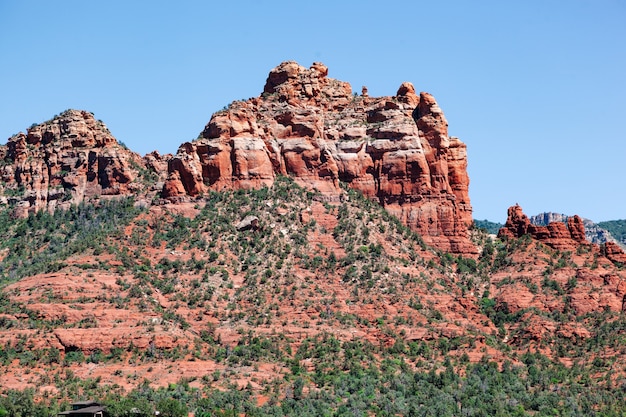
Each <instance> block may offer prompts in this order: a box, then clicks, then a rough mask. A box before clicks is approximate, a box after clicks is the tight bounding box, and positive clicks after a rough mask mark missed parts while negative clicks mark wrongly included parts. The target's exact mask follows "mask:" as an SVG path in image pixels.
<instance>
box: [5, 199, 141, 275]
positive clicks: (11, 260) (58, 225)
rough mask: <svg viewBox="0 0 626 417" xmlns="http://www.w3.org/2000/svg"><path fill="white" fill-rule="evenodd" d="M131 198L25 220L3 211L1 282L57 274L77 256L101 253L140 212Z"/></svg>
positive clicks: (78, 207)
mask: <svg viewBox="0 0 626 417" xmlns="http://www.w3.org/2000/svg"><path fill="white" fill-rule="evenodd" d="M140 211H141V210H140V209H137V208H135V207H134V206H133V200H132V199H120V200H111V201H102V202H100V203H99V204H98V205H93V204H81V205H79V206H73V207H71V208H70V209H69V210H66V211H63V210H57V211H55V212H54V214H50V213H47V212H45V211H39V212H37V213H36V214H31V215H29V216H28V217H27V218H26V219H14V218H12V217H11V213H10V210H4V211H2V212H0V250H5V251H7V255H6V257H5V258H4V259H3V260H2V263H0V283H2V282H7V281H15V280H18V279H20V278H23V277H26V276H31V275H35V274H39V273H46V272H56V271H59V270H60V269H62V268H63V267H64V266H65V265H66V264H65V260H66V259H67V258H68V257H69V256H71V255H73V254H77V253H86V252H88V251H92V252H94V253H98V252H99V251H101V250H102V248H103V247H104V245H106V242H107V240H108V239H111V238H115V235H116V234H117V235H118V236H119V234H120V233H121V231H122V229H121V228H122V226H124V225H126V224H128V222H129V221H130V220H131V219H133V218H134V217H135V216H137V214H138V213H140Z"/></svg>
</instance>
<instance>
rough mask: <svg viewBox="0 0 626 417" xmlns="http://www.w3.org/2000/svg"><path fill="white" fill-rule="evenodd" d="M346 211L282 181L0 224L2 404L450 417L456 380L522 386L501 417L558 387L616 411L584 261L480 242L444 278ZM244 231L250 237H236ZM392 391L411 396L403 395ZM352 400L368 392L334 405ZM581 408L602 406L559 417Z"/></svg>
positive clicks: (608, 328) (593, 287)
mask: <svg viewBox="0 0 626 417" xmlns="http://www.w3.org/2000/svg"><path fill="white" fill-rule="evenodd" d="M345 195H346V197H345V198H344V201H343V202H342V203H324V202H323V201H320V200H322V198H321V197H322V196H321V195H319V194H316V193H311V192H309V191H306V190H304V189H302V188H300V187H298V186H297V185H295V184H294V183H293V181H291V180H289V179H286V178H284V179H281V178H278V179H277V181H276V183H275V184H274V185H273V186H272V187H271V188H262V189H260V190H248V191H229V192H220V193H217V192H212V193H209V194H207V195H206V196H204V197H202V198H199V199H197V201H196V202H195V203H189V204H179V205H165V206H152V207H150V208H149V209H146V208H141V207H136V205H134V204H133V203H132V201H130V200H127V199H122V200H119V201H111V202H107V203H101V205H99V206H97V207H94V206H90V205H83V206H78V207H75V208H72V209H70V210H69V211H65V212H64V211H58V212H55V214H53V215H50V214H46V213H42V212H39V213H38V214H36V215H31V216H29V217H28V218H26V219H21V220H14V221H12V222H8V221H5V222H3V224H5V225H8V227H7V226H5V229H4V230H3V231H2V233H3V235H2V242H4V243H3V251H4V253H5V257H4V259H3V277H4V278H3V281H4V282H5V285H4V286H3V289H2V294H3V295H2V306H3V308H2V311H3V312H4V313H3V315H2V319H1V322H2V326H1V327H2V330H1V332H2V340H4V341H5V342H4V346H3V348H2V350H1V351H0V353H2V373H3V375H4V378H3V383H2V386H3V389H4V390H5V393H7V392H10V391H6V390H15V389H19V390H23V389H25V388H28V387H31V388H32V389H34V390H35V394H36V395H37V396H41V395H44V393H47V394H45V396H46V397H48V398H66V399H71V398H72V397H77V396H78V397H85V396H96V397H103V398H104V397H107V396H109V398H114V397H115V396H116V395H123V393H124V392H125V391H124V390H126V392H128V391H129V390H131V391H130V392H136V391H132V390H133V389H134V390H143V391H145V390H146V389H149V391H150V392H153V393H152V394H150V395H152V396H153V398H154V399H155V401H156V399H158V398H161V397H162V396H168V395H172V393H171V390H172V384H180V386H179V385H174V387H176V390H179V391H180V390H181V389H182V390H183V391H184V395H183V394H180V395H182V398H187V400H186V401H189V404H190V405H193V404H196V406H197V407H199V405H197V404H202V402H200V403H198V402H197V399H196V400H194V399H193V398H194V396H196V397H197V394H194V393H203V394H204V395H209V397H211V396H212V395H216V394H215V392H216V391H215V390H216V389H219V390H221V391H223V390H226V392H230V391H229V390H233V389H235V391H234V392H235V393H236V392H239V391H236V390H237V387H239V389H245V394H244V397H245V398H246V399H247V401H252V402H251V403H249V404H250V406H252V405H253V404H255V403H256V404H257V405H262V407H261V408H259V410H264V411H263V412H267V413H269V412H270V411H269V410H274V409H275V408H276V407H277V405H274V404H280V407H279V409H282V410H283V411H285V407H305V408H306V407H320V409H327V410H331V409H343V408H344V407H347V409H352V408H355V407H356V408H355V409H356V410H362V412H379V411H380V410H381V408H380V407H383V406H384V407H388V408H389V407H390V409H391V410H395V411H394V412H399V413H405V412H408V410H409V409H410V407H411V404H413V403H414V401H416V400H417V397H415V396H416V395H419V396H420V398H422V397H421V395H423V394H418V391H420V392H421V390H422V389H425V388H427V392H431V394H432V395H433V396H434V397H432V398H430V399H428V400H425V399H424V398H422V399H421V400H420V401H421V402H422V404H424V405H425V406H428V407H438V406H443V404H446V405H445V407H448V408H449V409H450V410H451V412H454V410H457V411H458V406H455V405H454V404H453V403H443V404H442V403H440V402H439V401H440V400H441V398H440V396H441V395H443V392H445V391H446V390H449V389H456V390H460V391H459V393H460V392H462V391H463V390H464V389H466V388H463V387H467V385H468V384H472V383H473V382H472V379H467V378H468V377H469V375H477V376H478V375H480V378H487V379H492V378H496V379H497V380H499V381H500V380H501V379H502V378H505V375H508V376H507V378H513V379H512V380H511V381H510V382H511V384H522V385H525V386H527V388H525V390H524V392H522V393H516V394H513V393H511V392H508V390H511V389H513V388H511V387H508V388H507V385H505V384H503V385H500V386H494V387H493V389H494V390H496V391H497V392H500V390H504V391H502V392H501V394H503V395H504V392H506V398H508V399H507V402H509V400H512V399H515V400H516V401H517V402H516V404H517V405H516V406H515V407H510V406H507V407H506V409H508V410H509V411H510V412H512V411H513V409H518V408H519V406H520V404H521V407H523V409H524V410H527V411H531V410H533V409H535V411H539V408H540V407H542V406H543V403H542V404H537V403H535V400H533V399H532V396H533V395H539V396H547V397H546V398H550V392H551V391H550V390H546V391H544V390H545V389H547V388H548V387H549V386H551V384H554V382H550V383H548V384H547V385H543V384H545V382H542V381H544V379H542V378H548V379H547V381H555V378H556V381H559V382H558V384H559V386H560V387H561V388H560V389H562V390H565V391H566V392H569V390H577V389H578V388H576V387H582V386H593V387H596V388H597V389H598V390H599V391H598V392H595V393H594V396H595V395H599V394H602V395H603V396H605V398H603V399H602V400H601V404H602V406H603V407H608V406H609V404H610V401H613V400H610V401H609V399H610V398H614V399H615V397H614V396H615V395H617V392H616V391H612V390H611V389H609V388H607V387H606V386H605V384H606V381H607V378H611V380H612V381H614V382H612V383H614V384H618V385H619V384H620V382H619V381H621V378H622V375H623V370H624V369H623V367H624V363H623V360H622V359H621V355H622V354H623V353H624V352H623V345H622V342H621V340H622V339H621V338H622V336H621V332H622V331H620V330H619V329H623V328H624V327H623V326H624V325H626V322H625V321H624V317H623V315H622V314H621V313H620V311H621V307H622V305H621V298H619V297H618V296H619V295H620V294H622V292H623V289H622V286H623V285H622V284H621V283H622V280H623V276H622V274H623V272H621V271H620V270H619V269H618V268H616V266H615V265H614V264H613V263H611V262H609V261H607V260H606V259H605V258H603V257H602V256H600V254H599V253H598V252H597V251H596V250H594V249H593V248H592V247H591V246H589V247H588V248H587V249H584V248H583V249H581V250H578V251H576V252H562V251H558V250H553V249H550V248H549V247H547V246H545V245H542V244H541V243H540V242H537V241H534V240H532V239H528V238H526V237H523V238H520V239H513V240H506V241H496V242H493V243H492V242H491V241H490V240H489V239H488V238H487V237H486V235H482V234H481V233H480V232H477V234H476V235H475V236H474V239H475V242H476V243H477V245H479V246H481V247H482V248H483V251H482V256H481V257H480V259H478V260H477V261H475V260H473V259H467V258H458V257H454V256H451V255H449V254H446V253H441V252H437V251H435V250H433V249H431V248H428V247H427V246H426V245H425V244H424V243H423V242H422V241H421V239H420V238H419V236H417V235H416V234H415V233H413V232H411V231H410V230H409V229H408V228H406V227H405V226H403V225H402V224H401V223H400V222H399V221H398V220H396V219H395V218H393V217H391V216H389V215H388V214H387V213H386V212H385V211H384V210H383V209H382V208H380V207H379V206H377V205H376V204H373V203H372V202H371V201H370V200H368V199H366V198H364V197H361V196H360V195H359V194H358V193H356V192H354V191H348V192H347V193H346V194H345ZM5 214H6V213H5ZM248 216H254V217H255V218H256V219H258V222H251V223H252V224H256V226H253V227H251V228H250V229H248V230H246V227H244V226H243V225H240V224H239V223H240V222H241V221H242V220H243V219H245V218H246V217H248ZM105 219H106V220H105ZM238 226H239V227H238ZM25 230H28V233H24V231H25ZM60 231H62V232H60ZM34 248H37V249H34ZM20 250H22V252H19V251H20ZM26 259H29V260H30V262H24V261H25V260H26ZM20 260H21V261H20ZM529 261H530V262H529ZM598 348H601V350H600V351H597V349H598ZM593 352H598V353H593ZM600 352H601V354H600ZM505 364H508V365H505ZM609 364H610V365H609ZM492 366H495V367H492ZM502 366H505V368H502ZM538 369H541V373H542V375H543V376H542V377H541V378H539V379H536V380H533V379H532V378H536V376H533V375H535V374H532V372H537V370H538ZM502 372H505V373H504V374H503V373H502ZM398 378H399V379H398ZM406 378H410V379H411V380H412V381H414V382H413V383H412V384H417V385H415V388H414V389H415V390H417V391H411V390H409V389H407V388H406V387H405V389H403V390H401V391H398V389H399V388H400V386H398V385H394V384H398V383H399V382H400V381H401V380H404V379H406ZM433 378H434V379H433ZM440 378H444V379H440ZM393 381H396V382H393ZM533 381H534V382H533ZM181 382H182V384H181ZM346 384H347V385H346ZM351 384H356V386H361V387H362V388H360V389H356V390H355V391H353V392H352V393H351V394H348V393H349V392H350V391H351V388H348V387H349V386H350V385H351ZM363 384H365V385H363ZM389 384H392V385H393V386H394V387H395V388H389V387H388V386H389ZM403 385H404V383H403ZM158 387H162V388H161V389H160V390H159V389H158ZM181 387H183V388H181ZM365 387H369V388H367V390H371V394H372V395H373V397H369V396H367V395H366V396H363V395H364V394H365V393H364V392H363V391H362V389H365ZM383 387H388V388H384V390H383V391H381V389H383ZM542 387H543V388H542ZM418 388H419V389H418ZM346 389H348V391H347V392H346V391H345V390H346ZM516 389H517V388H516ZM433 390H434V391H433ZM440 390H443V391H440ZM385 392H386V394H385ZM219 395H223V394H219ZM233 395H234V394H233ZM237 395H239V396H241V395H242V394H241V393H239V394H237ZM389 395H391V397H390V396H389ZM398 395H401V396H402V398H403V399H400V398H399V397H398ZM459 395H460V394H459ZM464 395H468V394H464ZM476 395H478V394H472V395H470V397H471V398H476V397H475V396H476ZM518 395H522V396H523V397H522V398H520V397H518ZM237 398H239V397H237ZM339 398H341V400H340V401H339V403H337V399H339ZM392 398H393V400H392ZM436 398H439V400H438V401H435V399H436ZM287 400H288V401H287ZM305 400H306V401H305ZM242 401H243V400H242ZM424 401H426V402H424ZM546 401H547V400H546ZM551 401H557V400H556V399H552V400H551ZM588 401H600V400H599V399H597V398H596V399H595V400H594V399H593V398H589V397H588V396H587V395H582V396H580V397H578V400H577V402H576V403H574V404H572V405H571V406H574V405H576V406H577V407H579V406H582V405H583V402H585V403H586V402H588ZM606 401H609V403H606ZM557 403H558V405H559V406H566V404H565V403H563V402H562V401H561V400H558V401H557ZM305 404H306V405H305ZM500 406H505V404H500ZM281 407H282V408H281ZM337 407H339V408H337ZM533 407H535V408H533ZM294 409H295V408H294ZM429 409H430V410H431V411H432V408H429ZM477 409H478V408H477ZM259 412H261V411H259ZM272 412H274V411H272ZM302 415H305V414H302ZM540 415H541V414H540Z"/></svg>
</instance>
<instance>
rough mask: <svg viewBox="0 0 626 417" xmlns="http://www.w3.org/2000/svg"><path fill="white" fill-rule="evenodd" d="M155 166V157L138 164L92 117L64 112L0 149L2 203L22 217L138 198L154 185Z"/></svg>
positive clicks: (11, 139)
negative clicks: (98, 200)
mask: <svg viewBox="0 0 626 417" xmlns="http://www.w3.org/2000/svg"><path fill="white" fill-rule="evenodd" d="M159 164H161V168H162V169H163V168H164V167H165V162H164V161H163V160H162V159H161V157H160V156H159V155H158V154H156V153H153V154H150V155H148V156H147V157H146V158H145V159H143V158H141V157H140V156H139V155H138V154H136V153H134V152H132V151H130V150H128V149H126V147H125V146H123V145H120V143H118V142H117V140H116V139H115V138H114V137H113V136H112V135H111V132H110V131H109V130H108V129H107V127H106V126H105V125H104V123H102V122H101V121H99V120H96V119H95V118H94V116H93V114H92V113H89V112H86V111H80V110H67V111H65V112H63V113H61V114H60V115H58V116H55V117H54V118H53V119H52V120H49V121H47V122H44V123H42V124H39V125H34V126H32V127H31V128H30V129H28V131H27V133H21V132H20V133H18V134H17V135H15V136H13V137H11V138H9V140H8V142H7V145H6V146H2V147H1V149H0V175H1V176H2V190H1V191H2V193H1V194H2V195H3V197H2V203H4V204H7V203H12V205H13V206H14V207H15V208H16V209H15V213H16V214H17V215H25V214H26V213H28V212H35V211H38V210H42V209H46V210H49V211H53V210H55V209H56V208H57V207H69V205H70V204H77V203H80V202H82V201H84V200H85V199H88V198H92V197H100V196H113V195H126V194H133V195H138V194H141V193H142V192H143V191H145V188H146V186H147V185H148V183H150V182H153V183H154V182H155V181H156V174H155V173H156V172H159V171H158V167H159ZM155 192H156V190H155Z"/></svg>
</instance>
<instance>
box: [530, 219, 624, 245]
mask: <svg viewBox="0 0 626 417" xmlns="http://www.w3.org/2000/svg"><path fill="white" fill-rule="evenodd" d="M568 218H569V216H567V215H566V214H561V213H550V212H546V213H540V214H537V215H535V216H531V217H530V222H531V223H532V224H534V225H537V226H547V225H548V224H550V223H552V222H562V223H567V219H568ZM581 219H582V221H583V225H584V226H585V236H586V238H587V240H588V241H589V242H591V243H596V244H598V245H601V244H603V243H605V242H613V243H616V244H617V245H618V246H621V245H620V243H619V242H618V241H617V239H615V238H614V237H613V236H612V235H611V233H610V232H609V231H608V230H605V229H603V228H601V227H600V226H598V225H597V224H596V223H594V222H593V221H592V220H589V219H585V218H584V217H583V218H581ZM622 249H624V248H623V247H622Z"/></svg>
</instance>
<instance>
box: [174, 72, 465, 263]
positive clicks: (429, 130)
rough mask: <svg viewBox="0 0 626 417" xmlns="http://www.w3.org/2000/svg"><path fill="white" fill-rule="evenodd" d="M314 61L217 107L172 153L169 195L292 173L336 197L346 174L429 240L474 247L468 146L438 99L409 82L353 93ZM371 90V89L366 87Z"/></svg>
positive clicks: (445, 246)
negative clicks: (381, 93)
mask: <svg viewBox="0 0 626 417" xmlns="http://www.w3.org/2000/svg"><path fill="white" fill-rule="evenodd" d="M327 75H328V69H327V67H326V66H324V65H323V64H321V63H314V64H313V65H312V66H311V68H309V69H306V68H304V67H302V66H300V65H298V64H297V63H295V62H284V63H282V64H280V65H279V66H278V67H276V68H274V69H273V70H272V71H271V72H270V74H269V76H268V78H267V82H266V85H265V88H264V90H263V94H262V95H261V96H260V97H256V98H251V99H249V100H246V101H235V102H233V103H232V104H231V105H230V106H229V107H228V108H227V109H225V110H223V111H220V112H217V113H215V114H214V115H213V117H212V118H211V120H210V121H209V123H208V124H207V125H206V127H205V129H204V130H203V132H202V133H201V135H200V137H199V139H197V140H195V141H193V142H188V143H184V144H183V145H181V147H180V148H179V150H178V153H177V154H176V155H175V156H174V157H173V158H172V159H171V160H170V161H169V168H168V171H169V174H168V179H167V181H166V183H165V186H164V189H163V196H164V197H166V198H169V199H171V200H174V201H175V200H181V199H185V198H186V197H188V196H196V195H200V194H202V193H204V192H206V191H207V190H223V189H231V188H244V189H249V188H259V187H262V186H263V185H271V184H272V183H273V182H274V179H275V177H276V176H277V175H287V176H291V177H293V178H294V179H295V181H296V182H297V183H299V184H300V185H303V186H306V187H308V188H309V189H315V190H317V191H320V192H322V193H323V194H324V195H325V196H326V197H327V198H329V199H338V198H339V195H340V193H341V187H340V184H341V183H342V182H343V183H345V184H347V185H348V186H349V187H351V188H354V189H357V190H359V191H361V192H363V193H364V194H365V195H367V196H368V197H370V198H372V199H375V200H377V201H378V202H380V204H382V205H383V206H384V207H385V208H386V209H387V210H388V211H389V212H390V213H392V214H394V215H395V216H397V217H398V218H400V219H401V220H402V221H403V222H404V223H405V224H407V225H408V226H410V227H411V228H412V229H413V230H415V231H417V232H418V233H420V234H421V235H422V236H423V238H424V240H425V241H426V243H428V244H431V245H434V246H435V247H437V248H439V249H442V250H445V251H452V252H456V253H464V254H472V253H475V252H476V248H475V247H474V245H472V243H471V242H470V240H469V237H468V226H469V225H470V224H471V222H472V209H471V205H470V200H469V195H468V186H469V178H468V175H467V169H466V168H467V153H466V146H465V144H463V143H462V142H461V141H460V140H459V139H457V138H455V137H450V136H448V123H447V121H446V118H445V117H444V115H443V112H442V110H441V108H440V107H439V106H438V104H437V102H436V101H435V99H434V98H433V97H432V96H431V95H430V94H428V93H420V94H419V95H418V94H416V92H415V89H414V87H413V85H412V84H410V83H403V84H402V85H401V86H400V88H399V89H398V91H397V93H396V95H395V96H389V97H369V96H368V95H367V93H364V94H362V95H361V96H357V95H353V94H352V89H351V87H350V84H348V83H346V82H342V81H338V80H335V79H332V78H329V77H328V76H327ZM364 92H365V89H364Z"/></svg>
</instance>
